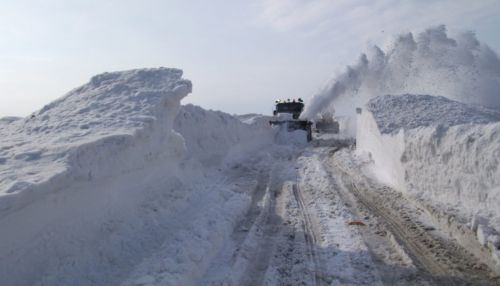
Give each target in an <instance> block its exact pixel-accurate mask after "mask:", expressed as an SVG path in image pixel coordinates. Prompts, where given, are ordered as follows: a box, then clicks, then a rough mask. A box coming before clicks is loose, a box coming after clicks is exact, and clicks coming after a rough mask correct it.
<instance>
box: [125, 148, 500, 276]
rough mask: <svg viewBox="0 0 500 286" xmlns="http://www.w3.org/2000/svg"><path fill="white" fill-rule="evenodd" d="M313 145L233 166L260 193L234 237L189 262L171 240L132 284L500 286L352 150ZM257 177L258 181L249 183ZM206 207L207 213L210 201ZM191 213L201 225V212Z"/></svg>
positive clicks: (234, 174) (231, 178) (231, 174)
mask: <svg viewBox="0 0 500 286" xmlns="http://www.w3.org/2000/svg"><path fill="white" fill-rule="evenodd" d="M312 145H316V146H312ZM312 145H310V146H308V147H306V148H304V149H303V148H290V147H283V148H284V149H282V150H280V149H279V148H278V149H276V150H274V151H273V152H271V153H269V154H267V156H269V157H267V159H266V158H263V157H259V158H254V159H253V160H249V161H248V162H247V164H246V165H236V166H234V167H233V168H232V170H230V171H228V173H227V174H226V175H227V178H226V181H225V182H226V183H230V182H233V183H236V185H240V186H242V188H239V189H238V190H239V192H248V193H249V194H251V206H250V208H249V209H248V211H246V214H244V215H242V216H241V217H239V218H237V220H236V222H235V223H234V229H232V231H230V232H228V233H224V232H221V230H220V229H218V230H216V232H217V233H218V234H219V235H220V234H221V233H222V236H221V237H223V238H221V239H222V241H221V243H220V245H221V247H220V248H219V249H206V248H204V247H203V245H201V246H196V247H199V248H200V249H202V250H203V251H202V252H197V251H195V250H196V247H194V248H193V249H191V250H192V251H191V252H190V251H189V250H188V252H190V253H189V254H187V255H185V254H184V252H185V250H182V249H180V248H176V249H173V248H172V247H171V242H169V241H166V242H165V243H164V245H163V246H162V247H160V249H159V250H158V251H157V252H155V253H154V254H153V255H152V256H151V257H149V258H147V259H144V260H143V261H142V263H141V264H140V265H138V266H137V267H136V268H135V270H134V271H132V272H131V274H130V275H129V277H128V278H127V279H126V280H125V281H124V282H123V285H496V283H498V280H497V275H496V274H494V273H493V271H491V270H490V268H488V267H487V266H486V265H485V264H484V263H482V262H481V261H479V260H478V259H477V258H476V257H475V256H474V255H472V254H471V253H469V252H468V251H467V250H465V249H464V248H463V247H461V246H459V245H458V244H457V243H456V242H455V241H454V240H453V239H450V238H449V237H447V235H446V234H445V232H444V231H441V230H440V229H439V227H438V225H435V224H433V220H432V218H431V217H430V215H429V214H428V212H426V211H425V210H424V209H422V208H420V207H419V206H418V205H416V203H414V202H411V201H408V200H407V199H406V198H404V197H403V196H401V195H400V194H399V193H397V192H395V191H393V190H391V189H389V188H387V187H385V186H382V185H379V184H377V183H376V182H374V181H373V180H371V179H369V178H367V177H365V176H364V175H363V174H362V173H361V171H360V170H359V167H357V164H356V163H355V162H354V159H353V155H352V151H351V148H350V147H351V146H348V144H345V142H344V143H342V144H339V142H335V141H331V140H330V141H325V140H323V141H321V140H319V141H316V143H315V144H312ZM321 145H323V146H321ZM287 148H288V149H287ZM263 161H264V162H265V163H263ZM250 177H252V178H253V179H255V180H254V182H255V183H254V184H243V183H242V182H241V181H242V180H243V181H244V180H248V179H249V178H250ZM238 180H240V183H237V182H238ZM250 186H251V190H245V188H249V187H250ZM207 205H209V203H207ZM198 207H199V209H198V212H199V213H203V202H202V201H201V202H200V204H199V205H198ZM212 212H214V214H213V215H215V216H217V214H216V212H217V211H216V210H212ZM228 213H229V212H228V211H227V210H226V215H227V214H228ZM206 214H208V215H210V214H209V213H206ZM189 215H190V216H193V220H196V218H195V217H196V216H197V215H196V213H190V214H189ZM219 219H220V218H219ZM226 219H227V220H233V219H235V218H234V217H233V218H226ZM212 223H213V224H214V227H217V224H215V223H214V222H212ZM171 231H172V233H178V232H184V231H189V226H186V225H178V226H177V227H176V228H174V229H172V230H171ZM200 243H201V244H203V243H202V242H200ZM208 253H211V254H212V255H211V256H210V259H209V261H207V262H206V263H204V262H203V261H204V260H205V258H206V257H204V256H205V255H207V254H208ZM207 257H208V256H207ZM172 260H174V261H178V262H179V263H180V264H182V263H184V262H185V261H186V260H187V261H194V262H192V263H191V266H185V267H184V268H183V267H179V268H178V269H176V271H172V269H169V267H168V265H170V264H168V263H167V261H172ZM200 265H206V266H205V267H203V266H200Z"/></svg>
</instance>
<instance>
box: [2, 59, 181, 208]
mask: <svg viewBox="0 0 500 286" xmlns="http://www.w3.org/2000/svg"><path fill="white" fill-rule="evenodd" d="M189 92H191V83H190V82H189V81H187V80H184V79H182V71H181V70H177V69H167V68H159V69H143V70H131V71H126V72H113V73H104V74H101V75H97V76H94V77H93V78H92V79H91V80H90V82H89V83H87V84H85V85H83V86H81V87H79V88H77V89H74V90H73V91H71V92H69V93H68V94H67V95H65V96H64V97H62V98H61V99H59V100H56V101H54V102H52V103H51V104H48V105H46V106H45V107H44V108H42V109H41V110H40V111H38V112H35V113H34V114H33V115H32V116H30V117H27V118H24V119H19V120H14V121H12V120H10V121H6V120H2V121H1V122H0V124H1V128H0V138H1V141H0V217H1V216H3V215H5V214H6V213H8V212H10V211H13V210H15V209H17V208H19V207H22V206H24V205H25V204H26V203H29V202H30V201H32V200H34V199H35V197H37V196H40V195H42V193H45V192H51V191H58V190H61V189H64V188H65V187H67V186H69V185H71V184H73V183H74V182H77V181H91V180H93V179H96V178H99V177H106V176H112V175H116V174H119V173H121V172H126V171H129V170H131V169H138V168H140V167H141V166H144V165H145V164H146V162H147V161H150V160H152V159H154V158H155V159H160V158H161V159H163V160H169V158H170V157H179V156H182V154H183V152H184V151H183V144H182V139H181V137H179V136H178V135H177V134H176V133H175V132H172V125H173V120H174V118H175V116H176V114H177V111H178V108H179V106H180V100H181V99H182V98H183V97H185V96H186V95H187V94H188V93H189Z"/></svg>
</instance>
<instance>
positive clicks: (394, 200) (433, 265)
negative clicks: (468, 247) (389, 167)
mask: <svg viewBox="0 0 500 286" xmlns="http://www.w3.org/2000/svg"><path fill="white" fill-rule="evenodd" d="M332 163H333V164H332V167H333V168H334V169H335V170H336V173H338V174H341V175H342V176H343V177H344V179H343V181H344V184H345V185H346V187H347V188H348V190H349V191H350V192H351V193H352V194H353V195H354V197H355V198H356V200H357V201H358V202H359V203H360V204H361V205H362V206H363V207H364V208H366V209H367V210H369V212H371V213H372V214H374V215H375V216H378V217H380V218H381V219H382V222H383V223H384V224H385V225H386V227H387V229H388V230H389V231H390V232H391V233H392V234H393V235H394V237H395V240H396V243H397V244H399V245H401V246H402V247H403V248H404V249H405V251H406V252H407V253H408V255H409V256H410V258H411V259H412V260H413V261H414V263H415V264H416V265H417V267H418V268H419V269H421V271H423V272H424V274H425V273H427V274H425V275H427V276H430V278H431V279H432V280H433V281H434V283H436V284H437V285H471V284H470V283H473V284H474V285H490V284H489V283H488V282H486V281H488V276H489V275H488V271H487V270H486V269H483V268H482V267H479V268H478V269H472V268H473V265H476V264H475V263H474V261H475V259H474V258H472V257H471V255H468V254H467V253H466V252H465V250H464V249H461V248H460V247H459V246H457V245H455V243H453V242H452V241H450V240H445V239H443V238H440V237H437V236H435V235H433V234H431V233H429V231H428V230H427V229H426V228H425V227H424V226H423V225H422V224H421V223H419V222H418V221H415V217H414V216H412V215H411V212H412V210H411V209H412V208H414V207H413V206H412V205H411V203H410V202H409V201H407V200H406V199H404V198H402V196H401V194H399V195H398V193H397V192H395V191H391V190H390V189H389V188H387V187H382V188H381V189H380V190H378V189H376V187H374V186H372V185H371V184H370V183H369V182H368V181H366V180H365V178H364V177H362V175H360V174H357V173H355V172H354V171H353V172H351V171H349V170H347V169H346V168H345V167H344V166H341V164H340V163H339V161H338V160H335V158H334V160H333V162H332ZM365 183H366V184H365ZM368 188H374V189H373V190H372V189H368ZM380 191H382V192H380ZM401 206H405V207H404V208H400V207H401ZM474 267H476V266H474ZM490 282H491V281H490Z"/></svg>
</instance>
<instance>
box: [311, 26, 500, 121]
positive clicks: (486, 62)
mask: <svg viewBox="0 0 500 286" xmlns="http://www.w3.org/2000/svg"><path fill="white" fill-rule="evenodd" d="M404 93H410V94H431V95H442V96H445V97H447V98H450V99H453V100H456V101H459V102H463V103H468V104H479V105H483V106H487V107H493V108H496V109H500V96H499V94H500V60H499V58H498V56H497V55H496V53H495V52H494V51H492V50H491V49H490V48H489V47H488V46H487V45H485V44H482V43H480V42H479V41H478V40H477V39H476V37H475V35H474V33H472V32H464V33H460V34H458V35H456V36H455V37H454V38H452V37H449V35H448V34H447V32H446V28H445V26H438V27H435V28H429V29H427V30H425V31H423V32H421V33H419V34H417V35H416V36H414V35H413V34H412V33H408V34H404V35H399V36H397V37H396V38H395V39H394V41H393V44H392V45H391V46H390V47H389V48H388V49H386V50H382V49H381V48H379V47H377V46H374V47H373V48H372V49H371V50H370V51H368V53H367V54H362V55H361V56H360V58H359V61H358V62H357V63H355V64H354V65H351V66H348V67H347V68H346V69H345V71H343V72H341V73H339V74H338V75H337V76H336V77H335V78H334V79H333V80H332V81H331V83H330V84H328V85H327V86H325V88H324V89H323V90H321V91H320V92H318V93H317V94H316V95H315V96H314V97H313V99H312V100H311V102H310V103H309V104H308V105H307V106H306V110H305V112H304V116H305V117H307V118H314V117H315V116H316V115H317V114H320V113H322V112H324V111H325V110H333V108H335V111H336V114H337V115H349V116H351V117H354V115H355V113H354V112H355V108H356V107H361V106H363V105H364V104H366V103H367V102H368V100H370V99H371V98H373V97H375V96H379V95H382V94H404Z"/></svg>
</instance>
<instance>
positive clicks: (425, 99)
mask: <svg viewBox="0 0 500 286" xmlns="http://www.w3.org/2000/svg"><path fill="white" fill-rule="evenodd" d="M367 107H368V110H369V111H370V112H371V113H373V116H374V118H375V121H376V122H377V125H378V128H379V129H380V132H382V133H396V132H397V131H398V130H399V129H401V128H403V129H413V128H417V127H424V126H438V125H440V126H443V127H451V126H455V125H461V124H486V123H490V122H494V121H500V112H499V111H496V110H490V109H486V108H484V107H481V106H473V105H467V104H463V103H460V102H457V101H453V100H450V99H448V98H445V97H442V96H431V95H415V94H404V95H384V96H378V97H375V98H373V99H371V100H370V101H369V102H368V104H367Z"/></svg>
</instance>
